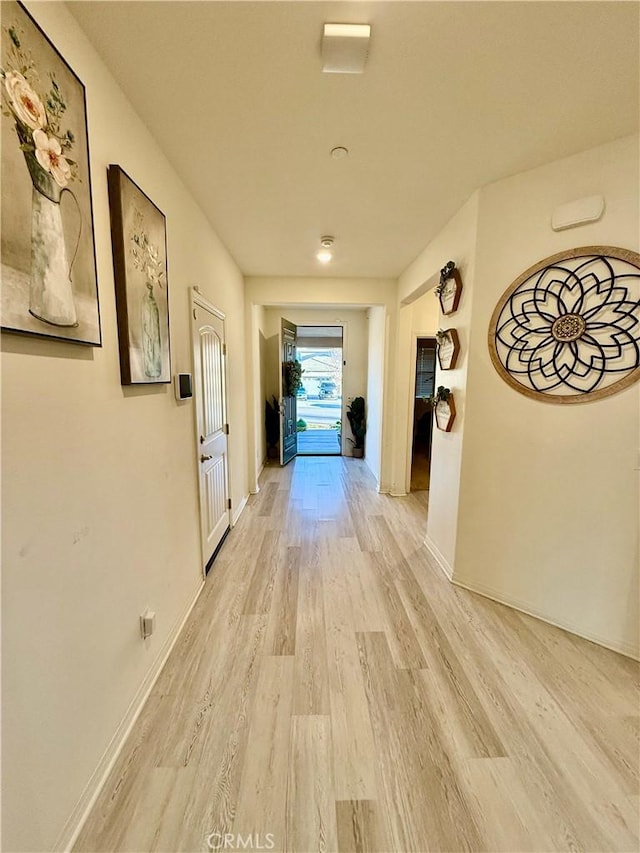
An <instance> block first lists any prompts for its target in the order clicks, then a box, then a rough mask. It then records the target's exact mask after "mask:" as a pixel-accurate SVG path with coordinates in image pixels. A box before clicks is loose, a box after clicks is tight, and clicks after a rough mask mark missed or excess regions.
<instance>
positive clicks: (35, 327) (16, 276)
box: [0, 2, 101, 346]
mask: <svg viewBox="0 0 640 853" xmlns="http://www.w3.org/2000/svg"><path fill="white" fill-rule="evenodd" d="M0 89H1V91H2V128H1V132H2V158H1V160H2V164H1V168H2V184H1V190H0V203H1V209H2V221H1V225H2V228H1V231H2V238H1V242H0V261H1V264H2V267H1V269H2V288H1V298H0V325H1V326H2V328H3V329H6V330H8V331H12V332H22V333H26V334H32V335H40V336H45V337H49V338H59V339H62V340H65V341H72V342H74V343H79V344H88V345H91V346H101V335H100V310H99V305H98V287H97V276H96V257H95V246H94V236H93V212H92V203H91V179H90V173H89V143H88V136H87V110H86V100H85V90H84V86H83V84H82V83H81V82H80V80H79V79H78V77H76V75H75V74H74V72H73V71H72V70H71V68H70V67H69V66H68V65H67V63H66V62H65V60H64V59H63V58H62V56H61V55H60V54H59V53H58V51H57V50H56V48H55V47H54V46H53V44H52V43H51V42H50V41H49V39H48V38H47V36H46V35H45V34H44V32H43V31H42V30H41V29H40V27H39V26H38V25H37V24H36V22H35V21H34V20H33V18H31V16H30V15H29V14H28V12H27V11H26V10H25V9H24V7H23V6H21V5H20V4H19V3H14V2H3V4H2V40H1V48H0Z"/></svg>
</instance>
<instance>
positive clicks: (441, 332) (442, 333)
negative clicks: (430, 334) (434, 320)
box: [436, 329, 449, 346]
mask: <svg viewBox="0 0 640 853" xmlns="http://www.w3.org/2000/svg"><path fill="white" fill-rule="evenodd" d="M448 337H449V330H448V329H447V330H445V329H438V331H437V332H436V340H437V341H438V345H439V346H442V344H443V343H444V341H446V340H447V338H448Z"/></svg>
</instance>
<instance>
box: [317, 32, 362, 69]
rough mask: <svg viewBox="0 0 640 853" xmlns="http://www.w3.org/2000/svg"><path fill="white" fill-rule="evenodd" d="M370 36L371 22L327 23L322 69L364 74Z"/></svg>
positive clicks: (323, 39)
mask: <svg viewBox="0 0 640 853" xmlns="http://www.w3.org/2000/svg"><path fill="white" fill-rule="evenodd" d="M370 38H371V27H370V26H369V24H325V25H324V33H323V35H322V70H323V71H325V72H326V73H328V74H362V72H363V71H364V66H365V63H366V61H367V55H368V53H369V39H370Z"/></svg>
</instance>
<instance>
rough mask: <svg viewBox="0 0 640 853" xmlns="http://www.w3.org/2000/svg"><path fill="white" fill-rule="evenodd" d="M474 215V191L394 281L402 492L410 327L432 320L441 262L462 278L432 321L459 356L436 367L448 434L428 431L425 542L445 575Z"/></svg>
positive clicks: (451, 554) (397, 455)
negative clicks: (452, 340) (451, 308)
mask: <svg viewBox="0 0 640 853" xmlns="http://www.w3.org/2000/svg"><path fill="white" fill-rule="evenodd" d="M477 217H478V195H477V193H476V194H474V195H473V196H472V197H471V198H470V199H469V201H468V202H467V203H466V204H465V205H464V206H463V207H462V208H461V209H460V210H459V211H458V213H457V214H456V215H455V216H454V217H453V219H451V220H450V221H449V222H448V223H447V225H445V227H444V228H443V229H442V231H441V232H440V233H439V234H438V236H437V237H436V238H435V239H434V240H433V241H432V242H431V243H430V244H429V245H428V246H427V248H426V249H425V250H424V251H423V252H422V253H421V254H420V255H419V256H418V258H416V260H415V261H414V262H413V264H411V266H409V267H408V268H407V269H406V270H405V272H404V273H403V274H402V275H401V276H400V279H399V283H398V290H399V292H398V297H399V300H400V301H401V302H400V304H401V308H400V319H399V322H398V330H399V331H398V359H397V364H398V370H397V374H396V392H397V396H396V409H397V411H398V412H399V413H402V417H398V418H397V421H396V430H395V433H394V435H395V451H394V463H395V468H394V471H395V477H394V485H395V489H396V490H397V491H398V493H404V491H405V490H406V484H407V459H408V453H407V445H408V423H409V421H408V412H409V410H410V406H411V405H412V397H413V389H412V388H411V382H410V377H411V359H412V357H413V358H415V355H413V356H412V340H413V335H414V334H415V331H417V330H416V328H415V327H416V326H417V325H418V324H419V323H433V321H434V315H433V314H431V313H430V312H431V310H432V309H430V308H428V305H427V304H426V303H425V302H424V300H431V299H434V297H433V296H432V294H431V292H430V290H431V289H432V288H433V287H434V286H435V284H437V282H438V280H439V275H440V269H441V268H442V267H443V266H444V265H445V264H446V262H447V261H449V260H453V261H455V263H456V266H457V267H458V269H459V270H460V275H461V277H462V282H463V291H462V298H461V300H460V304H459V307H458V310H457V311H456V312H455V314H451V315H449V316H447V317H440V320H439V323H436V324H435V325H436V327H437V326H438V325H439V326H442V327H445V326H446V327H447V328H451V327H453V328H455V329H457V330H458V335H459V338H460V356H459V357H458V362H457V366H456V368H455V369H454V370H447V371H440V370H439V369H438V370H436V386H438V385H445V386H446V387H448V388H451V390H452V391H453V393H454V399H455V405H456V420H455V422H454V424H453V428H452V430H451V432H448V433H445V432H442V431H441V430H439V429H434V430H433V444H432V452H431V477H430V487H429V512H428V518H427V526H426V532H427V539H426V541H427V544H428V546H429V548H430V550H431V551H432V553H433V554H434V556H435V557H436V558H437V559H438V561H439V562H440V564H441V566H442V568H443V569H444V571H445V572H446V573H447V574H449V575H451V573H452V572H453V566H454V562H455V550H456V539H457V527H458V498H459V487H460V469H461V465H462V447H463V437H464V434H465V410H466V400H465V396H466V386H467V369H468V364H469V337H470V335H469V329H470V324H471V312H472V306H473V301H474V278H475V272H474V264H475V250H476V228H477ZM415 295H417V296H418V300H419V302H416V306H417V307H416V308H415V309H414V308H413V306H412V304H411V302H412V299H413V297H414V296H415ZM434 301H435V299H434ZM403 303H404V304H403ZM414 310H415V318H414ZM425 312H428V313H425ZM421 331H427V330H426V329H425V330H421Z"/></svg>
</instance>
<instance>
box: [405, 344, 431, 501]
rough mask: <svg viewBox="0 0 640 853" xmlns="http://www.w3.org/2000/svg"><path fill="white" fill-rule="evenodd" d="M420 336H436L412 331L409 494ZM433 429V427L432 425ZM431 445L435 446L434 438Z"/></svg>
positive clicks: (408, 455) (407, 484)
mask: <svg viewBox="0 0 640 853" xmlns="http://www.w3.org/2000/svg"><path fill="white" fill-rule="evenodd" d="M420 338H434V339H435V333H434V332H411V373H410V375H409V379H410V382H411V384H410V385H409V417H408V424H407V456H406V459H405V484H404V490H405V493H406V494H407V495H408V494H410V493H411V462H412V459H413V419H414V417H415V409H416V397H415V394H416V373H417V369H418V365H417V361H418V341H419V340H420ZM437 365H438V361H437V356H436V367H437ZM433 384H434V391H435V379H434V382H433ZM432 429H433V427H432ZM431 447H432V448H433V439H432V444H431Z"/></svg>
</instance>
